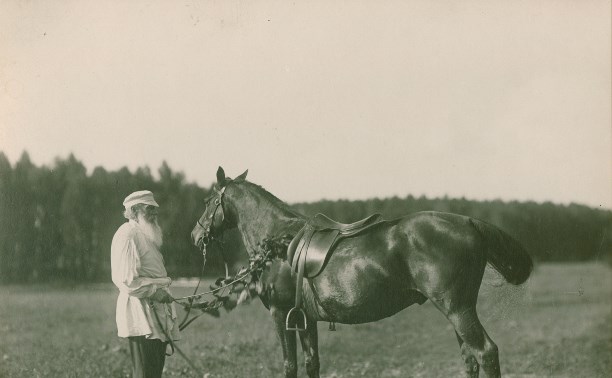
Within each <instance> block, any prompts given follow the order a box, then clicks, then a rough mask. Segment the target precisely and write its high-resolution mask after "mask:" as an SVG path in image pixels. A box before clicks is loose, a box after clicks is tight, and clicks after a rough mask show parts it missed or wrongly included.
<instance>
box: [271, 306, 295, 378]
mask: <svg viewBox="0 0 612 378" xmlns="http://www.w3.org/2000/svg"><path fill="white" fill-rule="evenodd" d="M270 314H272V319H273V320H274V327H275V328H276V334H277V335H278V339H279V341H280V344H281V348H282V349H283V360H284V363H283V367H284V370H285V378H296V377H297V340H296V337H295V331H287V330H286V329H285V320H286V319H287V311H284V310H281V309H279V308H277V307H274V306H271V307H270Z"/></svg>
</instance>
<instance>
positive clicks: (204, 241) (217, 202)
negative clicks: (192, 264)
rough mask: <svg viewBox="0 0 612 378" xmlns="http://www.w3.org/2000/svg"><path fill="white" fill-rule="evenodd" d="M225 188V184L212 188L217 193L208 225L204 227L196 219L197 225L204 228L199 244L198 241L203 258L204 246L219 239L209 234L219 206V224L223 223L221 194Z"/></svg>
mask: <svg viewBox="0 0 612 378" xmlns="http://www.w3.org/2000/svg"><path fill="white" fill-rule="evenodd" d="M225 188H226V187H225V186H224V187H222V188H221V189H217V188H216V187H213V189H214V190H215V192H216V193H217V198H215V201H214V205H215V209H214V210H213V212H212V214H211V215H210V217H209V219H210V223H209V224H208V227H204V225H203V224H202V223H201V222H200V219H198V220H197V224H198V226H200V227H201V228H202V229H203V230H204V234H203V236H202V238H201V245H200V243H198V247H200V249H201V250H202V254H203V255H204V259H206V246H207V245H208V244H210V242H212V241H213V240H219V239H216V238H215V237H214V236H213V235H212V234H211V229H212V226H213V223H214V220H215V215H217V211H218V210H219V208H221V224H223V222H224V221H225V211H223V195H224V194H225Z"/></svg>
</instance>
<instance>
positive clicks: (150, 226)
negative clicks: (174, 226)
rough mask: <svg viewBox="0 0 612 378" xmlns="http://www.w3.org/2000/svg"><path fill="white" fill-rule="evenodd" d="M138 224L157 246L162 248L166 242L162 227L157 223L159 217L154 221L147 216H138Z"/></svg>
mask: <svg viewBox="0 0 612 378" xmlns="http://www.w3.org/2000/svg"><path fill="white" fill-rule="evenodd" d="M138 226H139V228H140V230H141V231H142V233H143V234H145V236H146V237H147V239H149V241H150V242H151V243H153V244H154V245H155V246H156V247H157V248H160V247H161V246H162V244H163V242H164V237H163V233H162V229H161V227H160V226H159V223H157V219H155V221H154V222H149V221H148V220H147V219H146V218H145V217H143V216H139V217H138Z"/></svg>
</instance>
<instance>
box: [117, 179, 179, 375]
mask: <svg viewBox="0 0 612 378" xmlns="http://www.w3.org/2000/svg"><path fill="white" fill-rule="evenodd" d="M123 206H124V207H125V211H124V213H123V215H124V217H125V218H126V219H127V220H128V221H127V222H125V223H124V224H123V225H122V226H121V227H119V229H118V230H117V232H116V233H115V236H114V237H113V242H112V245H111V269H112V279H113V283H114V284H115V285H116V286H117V287H118V288H119V297H118V298H117V312H116V320H117V331H118V332H117V333H118V335H119V337H124V338H128V340H129V346H130V354H131V356H132V374H133V377H135V378H145V377H146V378H149V377H161V375H162V371H163V369H164V364H165V359H166V346H167V344H168V343H169V342H170V341H175V340H178V339H179V338H180V336H179V330H178V325H177V322H176V310H175V308H174V304H173V303H172V301H173V298H172V295H171V294H170V290H169V289H168V287H169V286H170V283H171V282H172V281H171V280H170V278H169V277H168V273H167V272H166V268H165V267H164V258H163V257H162V254H161V253H160V250H159V249H160V247H161V245H162V241H163V238H162V230H161V228H160V226H159V224H158V221H157V208H158V207H159V205H158V204H157V202H155V198H154V197H153V193H151V192H150V191H148V190H142V191H138V192H134V193H132V194H130V195H129V196H127V197H126V198H125V200H124V201H123ZM169 339H170V340H169Z"/></svg>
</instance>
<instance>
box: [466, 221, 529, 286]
mask: <svg viewBox="0 0 612 378" xmlns="http://www.w3.org/2000/svg"><path fill="white" fill-rule="evenodd" d="M470 222H471V223H472V225H473V226H474V228H476V230H477V231H478V233H479V234H480V235H481V236H482V237H483V238H484V240H485V242H486V245H487V252H486V253H487V255H486V256H487V261H488V262H489V263H490V264H491V265H492V266H493V268H495V270H497V271H498V272H499V273H501V275H502V276H504V278H505V279H506V281H508V282H509V283H511V284H514V285H520V284H522V283H523V282H525V281H527V278H529V275H530V274H531V271H532V270H533V261H532V260H531V257H530V256H529V254H528V253H527V251H526V250H525V248H524V247H523V246H522V245H521V244H520V243H519V242H518V241H516V240H515V239H514V238H513V237H512V236H510V235H508V234H507V233H506V232H504V231H502V230H500V229H499V228H497V227H496V226H494V225H492V224H489V223H486V222H483V221H481V220H478V219H470Z"/></svg>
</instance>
